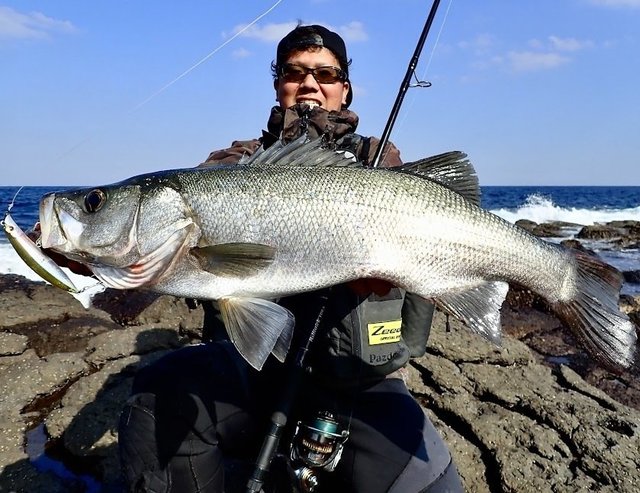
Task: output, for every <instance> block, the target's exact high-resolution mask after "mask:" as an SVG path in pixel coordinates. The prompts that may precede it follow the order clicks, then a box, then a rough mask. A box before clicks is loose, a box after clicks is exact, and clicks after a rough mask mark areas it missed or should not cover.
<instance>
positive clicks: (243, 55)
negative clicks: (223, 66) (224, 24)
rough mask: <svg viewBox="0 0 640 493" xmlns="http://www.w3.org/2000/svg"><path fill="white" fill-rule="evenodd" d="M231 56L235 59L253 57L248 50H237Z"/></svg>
mask: <svg viewBox="0 0 640 493" xmlns="http://www.w3.org/2000/svg"><path fill="white" fill-rule="evenodd" d="M231 56H232V57H233V58H235V59H239V58H247V57H250V56H251V52H250V51H249V50H247V49H246V48H238V49H237V50H233V52H232V53H231Z"/></svg>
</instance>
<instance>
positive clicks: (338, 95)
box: [274, 47, 349, 111]
mask: <svg viewBox="0 0 640 493" xmlns="http://www.w3.org/2000/svg"><path fill="white" fill-rule="evenodd" d="M286 63H289V64H294V65H300V66H302V67H307V68H317V67H326V66H331V67H340V63H339V62H338V59H337V58H336V57H335V55H334V54H333V52H332V51H331V50H329V49H327V48H324V47H314V48H311V49H310V50H307V51H294V52H293V53H291V54H290V55H289V57H288V58H287V61H286ZM274 87H275V89H276V97H277V99H278V101H279V102H280V106H281V107H282V108H289V107H290V106H293V105H294V104H296V103H307V104H310V105H315V106H320V107H322V108H324V109H326V110H327V111H332V110H335V111H339V110H341V109H342V105H343V104H346V100H347V94H348V92H349V82H346V81H341V80H339V81H336V82H333V83H330V84H321V83H319V82H318V81H317V80H316V79H315V78H314V77H313V75H312V74H307V75H306V77H304V80H302V82H288V81H287V80H285V78H284V77H278V79H276V80H275V81H274Z"/></svg>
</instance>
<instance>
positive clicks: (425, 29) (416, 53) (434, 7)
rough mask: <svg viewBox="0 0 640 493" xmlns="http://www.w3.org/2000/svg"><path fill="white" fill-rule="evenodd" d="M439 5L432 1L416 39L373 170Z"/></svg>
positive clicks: (373, 163)
mask: <svg viewBox="0 0 640 493" xmlns="http://www.w3.org/2000/svg"><path fill="white" fill-rule="evenodd" d="M439 5H440V0H433V4H432V5H431V10H430V11H429V16H428V17H427V21H426V22H425V24H424V27H423V28H422V33H421V34H420V39H418V44H416V49H415V51H414V53H413V56H412V57H411V60H410V61H409V66H408V67H407V72H406V74H405V75H404V79H403V80H402V84H400V89H399V90H398V95H397V96H396V101H395V103H393V107H392V108H391V113H390V114H389V119H388V120H387V124H386V125H385V127H384V131H383V132H382V137H380V143H379V144H378V148H377V149H376V152H375V154H374V156H373V161H372V162H371V165H372V166H373V167H374V168H377V167H378V165H379V164H380V157H381V156H382V151H383V149H384V148H385V146H386V145H387V142H389V136H390V135H391V129H392V128H393V125H394V124H395V122H396V118H397V117H398V113H399V112H400V107H401V106H402V102H403V101H404V96H405V94H406V93H407V90H408V89H409V86H410V85H411V77H412V76H413V75H414V74H415V70H416V66H417V65H418V60H419V59H420V53H422V48H423V46H424V43H425V41H426V40H427V36H428V35H429V30H430V29H431V24H433V19H434V18H435V16H436V12H437V11H438V6H439ZM419 85H421V86H423V87H429V86H430V85H431V84H429V83H427V84H425V83H422V82H420V83H419Z"/></svg>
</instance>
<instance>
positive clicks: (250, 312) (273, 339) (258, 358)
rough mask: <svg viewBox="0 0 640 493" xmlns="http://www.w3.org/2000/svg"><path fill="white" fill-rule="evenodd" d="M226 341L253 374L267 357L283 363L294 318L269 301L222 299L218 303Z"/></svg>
mask: <svg viewBox="0 0 640 493" xmlns="http://www.w3.org/2000/svg"><path fill="white" fill-rule="evenodd" d="M218 305H219V307H220V313H221V314H222V320H223V321H224V325H225V327H226V329H227V334H228V335H229V339H231V342H233V344H234V345H235V347H236V349H237V350H238V352H239V353H240V354H241V355H242V357H243V358H244V359H245V360H247V362H248V363H249V364H250V365H251V366H253V367H254V368H255V369H256V370H260V369H262V366H263V365H264V362H265V361H266V360H267V357H268V356H269V354H270V353H273V355H274V356H275V357H276V358H278V360H279V361H284V358H285V357H286V355H287V351H288V350H289V345H290V344H291V338H292V336H293V328H294V323H295V320H294V317H293V315H292V314H291V312H290V311H289V310H287V309H286V308H284V307H282V306H280V305H278V304H277V303H274V302H273V301H268V300H263V299H259V298H223V299H221V300H219V301H218Z"/></svg>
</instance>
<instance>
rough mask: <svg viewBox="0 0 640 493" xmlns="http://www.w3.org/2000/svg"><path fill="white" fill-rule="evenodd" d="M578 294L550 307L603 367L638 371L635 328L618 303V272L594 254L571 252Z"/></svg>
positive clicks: (620, 284)
mask: <svg viewBox="0 0 640 493" xmlns="http://www.w3.org/2000/svg"><path fill="white" fill-rule="evenodd" d="M575 257H576V260H577V276H576V281H577V291H578V295H577V296H576V297H575V298H574V299H573V300H571V301H569V302H566V303H565V302H558V303H555V304H554V311H555V312H556V314H557V315H558V317H559V318H560V320H562V322H563V323H564V324H565V325H566V326H567V327H569V328H570V329H571V330H572V331H573V333H574V334H575V335H576V336H577V338H578V339H579V340H580V342H582V344H584V345H585V346H586V348H587V349H589V350H590V352H591V353H592V354H593V355H594V357H595V358H596V359H598V361H599V362H600V363H602V364H603V365H604V366H606V367H607V368H609V369H611V370H614V371H620V369H624V370H630V371H632V372H634V373H638V370H639V369H640V368H639V363H640V362H639V361H638V350H637V346H636V343H637V338H638V335H637V329H636V326H635V324H634V323H633V322H632V321H631V320H629V317H627V316H626V315H625V314H624V313H623V312H621V311H620V308H619V306H618V302H619V298H620V288H621V286H622V275H621V274H620V272H619V271H618V270H617V269H615V268H614V267H612V266H610V265H608V264H606V263H605V262H602V261H601V260H599V259H598V258H596V257H594V256H591V255H588V254H586V253H582V252H575Z"/></svg>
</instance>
